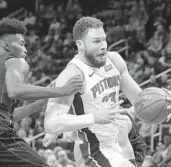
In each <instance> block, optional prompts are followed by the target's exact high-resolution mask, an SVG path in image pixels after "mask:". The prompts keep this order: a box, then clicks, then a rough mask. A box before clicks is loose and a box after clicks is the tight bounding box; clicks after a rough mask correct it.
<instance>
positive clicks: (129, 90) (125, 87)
mask: <svg viewBox="0 0 171 167" xmlns="http://www.w3.org/2000/svg"><path fill="white" fill-rule="evenodd" d="M121 89H122V91H123V93H124V95H125V96H126V97H127V98H128V100H129V101H130V103H131V104H132V105H134V103H135V100H136V98H137V97H138V94H139V93H140V92H141V91H142V89H141V88H140V87H139V85H138V84H137V83H136V82H135V81H134V80H133V79H132V77H131V76H130V75H129V73H128V72H125V73H123V74H122V81H121Z"/></svg>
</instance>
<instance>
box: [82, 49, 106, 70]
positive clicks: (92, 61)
mask: <svg viewBox="0 0 171 167" xmlns="http://www.w3.org/2000/svg"><path fill="white" fill-rule="evenodd" d="M97 56H98V55H96V54H94V53H90V52H87V50H85V57H86V59H87V61H88V63H90V64H91V65H92V66H94V67H97V68H100V67H102V66H104V65H105V64H106V58H105V60H99V59H98V58H97Z"/></svg>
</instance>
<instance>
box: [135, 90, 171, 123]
mask: <svg viewBox="0 0 171 167" xmlns="http://www.w3.org/2000/svg"><path fill="white" fill-rule="evenodd" d="M169 104H170V102H169V101H168V100H167V93H166V92H165V91H164V90H162V89H160V88H157V87H150V88H146V89H144V90H143V91H142V92H141V93H140V94H139V95H138V98H137V99H136V101H135V113H136V116H137V117H138V118H139V119H140V120H142V121H143V122H144V123H150V124H159V123H162V122H164V121H165V120H166V117H167V115H168V114H169V111H168V110H167V106H168V105H169Z"/></svg>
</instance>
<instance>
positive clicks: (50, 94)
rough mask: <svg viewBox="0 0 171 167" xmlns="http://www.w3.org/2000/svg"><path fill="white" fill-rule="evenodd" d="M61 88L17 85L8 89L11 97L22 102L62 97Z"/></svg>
mask: <svg viewBox="0 0 171 167" xmlns="http://www.w3.org/2000/svg"><path fill="white" fill-rule="evenodd" d="M61 91H62V90H61V88H51V87H39V86H32V85H27V84H15V86H14V87H13V88H9V89H8V94H9V97H11V98H15V99H20V100H39V99H47V98H55V97H60V96H62V93H61Z"/></svg>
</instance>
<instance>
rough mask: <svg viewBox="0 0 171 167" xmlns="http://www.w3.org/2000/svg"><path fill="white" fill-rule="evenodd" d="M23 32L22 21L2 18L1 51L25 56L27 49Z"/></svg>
mask: <svg viewBox="0 0 171 167" xmlns="http://www.w3.org/2000/svg"><path fill="white" fill-rule="evenodd" d="M25 32H26V27H25V26H24V24H23V22H21V21H19V20H17V19H15V18H3V19H2V20H1V21H0V47H1V48H3V52H5V53H7V54H8V55H9V56H12V57H16V58H23V57H26V54H27V50H26V48H25V41H24V37H23V35H24V34H25ZM1 54H3V53H1Z"/></svg>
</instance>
